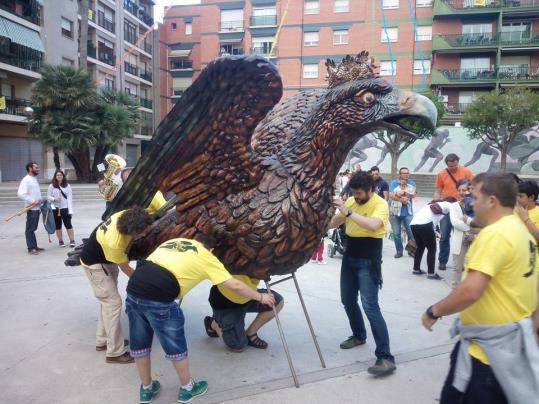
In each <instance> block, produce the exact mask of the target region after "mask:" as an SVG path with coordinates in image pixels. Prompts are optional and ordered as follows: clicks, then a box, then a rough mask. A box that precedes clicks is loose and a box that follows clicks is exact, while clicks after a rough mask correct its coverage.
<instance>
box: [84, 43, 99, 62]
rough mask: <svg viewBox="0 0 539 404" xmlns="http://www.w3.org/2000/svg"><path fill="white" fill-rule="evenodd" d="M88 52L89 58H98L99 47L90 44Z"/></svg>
mask: <svg viewBox="0 0 539 404" xmlns="http://www.w3.org/2000/svg"><path fill="white" fill-rule="evenodd" d="M86 52H87V54H88V57H89V58H94V59H97V49H96V48H95V46H93V45H90V44H88V47H87V49H86Z"/></svg>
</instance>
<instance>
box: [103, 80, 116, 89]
mask: <svg viewBox="0 0 539 404" xmlns="http://www.w3.org/2000/svg"><path fill="white" fill-rule="evenodd" d="M103 87H104V88H106V89H107V90H113V89H114V78H112V77H107V78H106V79H105V81H103Z"/></svg>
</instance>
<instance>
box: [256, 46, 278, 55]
mask: <svg viewBox="0 0 539 404" xmlns="http://www.w3.org/2000/svg"><path fill="white" fill-rule="evenodd" d="M270 51H271V46H266V45H264V46H253V47H252V48H251V53H254V54H255V55H268V54H269V53H270ZM276 53H277V47H275V48H273V55H272V56H275V54H276Z"/></svg>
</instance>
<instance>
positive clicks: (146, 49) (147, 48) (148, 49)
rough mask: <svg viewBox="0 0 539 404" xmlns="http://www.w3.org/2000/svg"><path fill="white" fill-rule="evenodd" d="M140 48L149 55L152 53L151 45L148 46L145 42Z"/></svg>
mask: <svg viewBox="0 0 539 404" xmlns="http://www.w3.org/2000/svg"><path fill="white" fill-rule="evenodd" d="M141 46H142V49H144V50H145V51H146V52H148V53H149V54H151V53H152V44H149V43H147V42H142V44H141Z"/></svg>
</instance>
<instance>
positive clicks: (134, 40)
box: [124, 29, 137, 45]
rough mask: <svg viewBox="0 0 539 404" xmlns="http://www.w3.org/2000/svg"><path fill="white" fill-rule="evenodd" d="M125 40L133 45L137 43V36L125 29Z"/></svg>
mask: <svg viewBox="0 0 539 404" xmlns="http://www.w3.org/2000/svg"><path fill="white" fill-rule="evenodd" d="M124 39H125V40H126V41H127V42H129V43H130V44H132V45H135V44H136V43H137V34H136V33H134V32H132V31H128V30H125V29H124Z"/></svg>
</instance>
